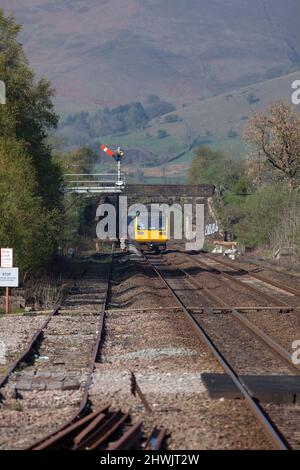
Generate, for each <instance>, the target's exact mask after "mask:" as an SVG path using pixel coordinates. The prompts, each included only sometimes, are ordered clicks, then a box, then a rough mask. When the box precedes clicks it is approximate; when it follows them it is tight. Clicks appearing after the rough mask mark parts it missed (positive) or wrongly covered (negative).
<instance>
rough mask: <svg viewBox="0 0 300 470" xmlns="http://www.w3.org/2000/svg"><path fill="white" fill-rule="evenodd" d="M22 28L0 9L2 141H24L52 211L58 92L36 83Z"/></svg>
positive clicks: (56, 200) (56, 193) (45, 83)
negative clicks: (53, 133)
mask: <svg viewBox="0 0 300 470" xmlns="http://www.w3.org/2000/svg"><path fill="white" fill-rule="evenodd" d="M20 29H21V26H20V25H18V24H16V23H15V20H14V18H13V17H12V16H8V17H5V16H4V14H3V10H1V9H0V77H1V80H3V81H4V82H5V85H6V94H7V104H6V105H5V106H1V107H0V137H1V136H2V137H15V138H16V139H17V140H20V141H23V142H24V143H25V145H26V150H27V152H28V154H29V155H30V157H31V159H32V164H33V165H34V168H35V170H36V176H37V179H38V183H39V184H38V192H39V194H40V196H41V197H42V200H43V204H44V205H45V206H46V207H48V208H49V209H53V208H55V207H57V205H58V204H59V191H58V189H59V185H60V175H59V173H60V172H59V168H58V167H57V165H56V164H55V163H53V161H52V156H51V149H50V147H49V145H48V144H47V136H48V132H49V131H50V130H51V129H53V128H55V127H56V125H57V122H58V116H57V115H56V114H55V112H54V105H53V102H52V97H53V95H54V90H53V89H52V88H51V85H50V83H49V82H48V81H47V80H46V79H44V78H43V79H41V80H39V81H38V82H35V76H34V72H33V71H32V70H31V68H30V66H29V64H28V62H27V60H26V57H25V55H24V52H23V49H22V46H21V44H20V43H19V42H18V38H17V36H18V33H19V31H20Z"/></svg>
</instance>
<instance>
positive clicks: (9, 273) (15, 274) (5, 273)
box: [0, 268, 19, 287]
mask: <svg viewBox="0 0 300 470" xmlns="http://www.w3.org/2000/svg"><path fill="white" fill-rule="evenodd" d="M0 287H19V268H0Z"/></svg>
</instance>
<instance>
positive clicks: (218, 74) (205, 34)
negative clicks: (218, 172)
mask: <svg viewBox="0 0 300 470" xmlns="http://www.w3.org/2000/svg"><path fill="white" fill-rule="evenodd" d="M1 7H2V8H4V10H5V13H8V12H10V11H11V12H13V14H14V15H15V16H16V19H17V20H18V21H19V22H20V23H22V24H23V25H24V29H23V32H22V34H21V41H22V42H23V44H24V47H25V51H26V53H27V55H28V57H29V60H30V62H31V63H32V65H33V66H34V67H35V69H36V70H37V72H38V74H40V75H46V76H47V77H48V78H49V79H51V80H52V81H53V84H54V86H55V87H56V89H57V92H58V105H59V111H60V110H62V111H68V112H71V111H74V110H79V109H94V108H95V107H96V106H98V105H109V106H114V105H117V104H119V103H124V102H129V101H133V100H134V101H137V100H143V99H145V97H146V96H147V95H149V94H151V93H156V94H158V95H160V96H161V97H162V98H164V99H167V100H170V101H172V102H174V103H176V104H179V105H180V104H183V103H185V102H186V103H190V102H193V101H194V100H195V99H198V98H204V97H209V96H212V95H214V94H220V93H223V92H226V91H229V90H233V89H235V88H237V87H241V86H245V85H248V84H252V83H254V82H257V81H261V80H265V79H268V78H272V77H277V76H280V75H284V74H286V73H288V72H290V71H292V70H295V69H297V68H300V40H299V31H300V28H299V23H300V3H299V1H298V0H285V2H282V1H281V0H227V1H226V2H224V0H210V1H209V2H208V1H207V0H186V1H184V2H183V1H182V0H163V1H162V0H26V2H20V1H19V0H2V2H1Z"/></svg>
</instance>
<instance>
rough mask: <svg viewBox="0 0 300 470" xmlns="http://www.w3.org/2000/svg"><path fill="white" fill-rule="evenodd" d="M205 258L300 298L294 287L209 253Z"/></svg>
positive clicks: (297, 290)
mask: <svg viewBox="0 0 300 470" xmlns="http://www.w3.org/2000/svg"><path fill="white" fill-rule="evenodd" d="M205 256H206V258H209V259H211V260H213V261H216V262H217V263H220V264H222V265H223V266H226V267H228V268H231V269H235V270H236V269H237V268H238V269H239V273H240V274H241V275H245V274H246V275H247V276H250V277H253V278H254V279H258V280H259V281H262V282H265V283H266V284H269V285H270V286H273V287H276V288H277V289H280V290H282V291H286V292H288V293H290V294H293V295H295V296H297V297H300V290H299V289H295V288H294V287H290V286H287V285H286V284H281V283H279V282H277V281H274V280H273V279H268V278H266V277H265V276H262V275H261V274H259V273H257V272H253V271H250V270H249V269H245V268H242V267H238V265H235V264H233V263H231V262H230V261H228V260H224V259H221V260H220V259H219V258H215V257H213V255H210V254H207V253H206V254H205ZM229 276H230V273H229Z"/></svg>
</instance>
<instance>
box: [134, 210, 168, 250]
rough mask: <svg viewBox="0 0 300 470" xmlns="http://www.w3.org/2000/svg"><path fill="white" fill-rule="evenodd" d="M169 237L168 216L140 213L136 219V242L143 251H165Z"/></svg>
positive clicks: (160, 213)
mask: <svg viewBox="0 0 300 470" xmlns="http://www.w3.org/2000/svg"><path fill="white" fill-rule="evenodd" d="M168 237H169V218H168V216H167V215H166V214H164V213H162V212H159V213H157V214H154V215H153V213H152V215H151V214H150V213H148V212H145V213H138V214H137V215H136V217H135V218H134V240H135V243H136V244H137V245H138V247H139V248H140V249H141V251H143V250H145V249H151V250H155V251H165V250H166V248H167V241H168Z"/></svg>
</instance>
